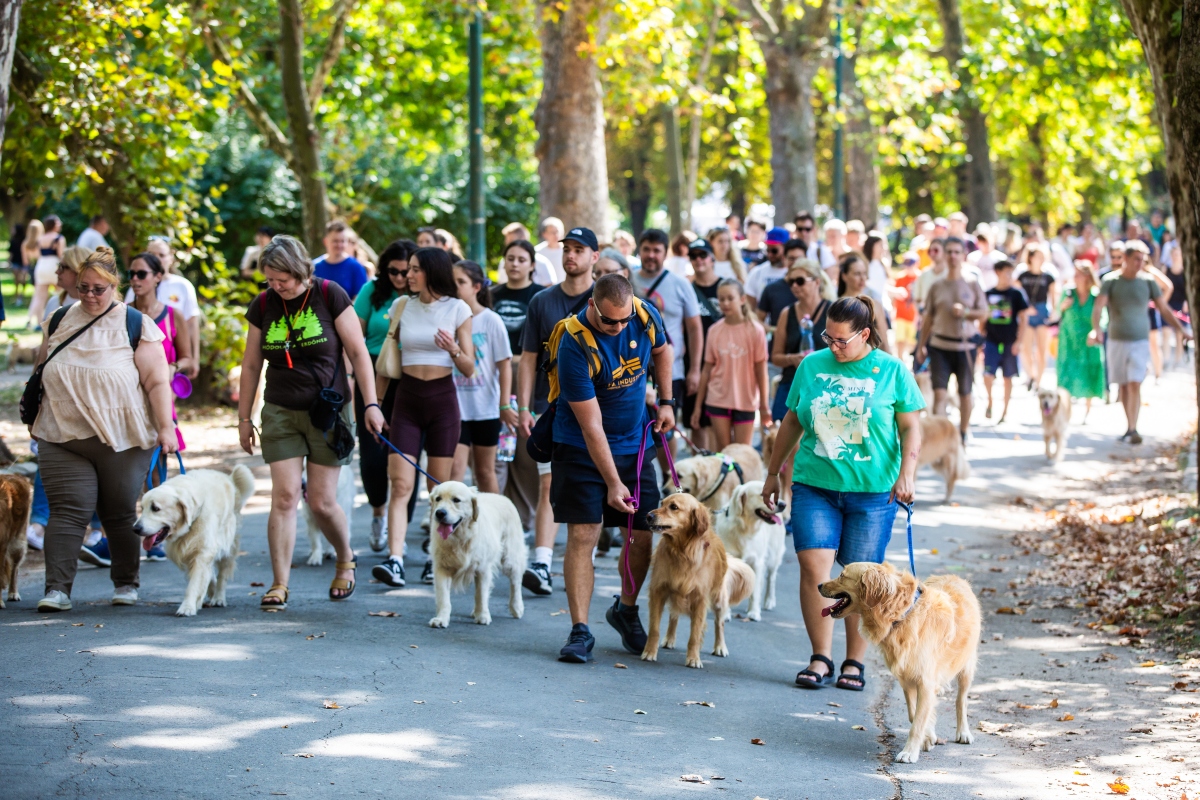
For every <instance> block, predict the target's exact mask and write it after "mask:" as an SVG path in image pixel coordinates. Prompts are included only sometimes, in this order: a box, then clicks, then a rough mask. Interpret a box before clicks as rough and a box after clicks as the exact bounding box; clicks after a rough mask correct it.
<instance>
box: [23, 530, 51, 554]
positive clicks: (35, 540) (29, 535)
mask: <svg viewBox="0 0 1200 800" xmlns="http://www.w3.org/2000/svg"><path fill="white" fill-rule="evenodd" d="M40 527H41V526H40V525H30V526H29V527H28V528H27V529H26V530H25V538H26V540H28V542H29V548H30V549H31V550H41V549H42V548H43V547H44V546H45V545H46V535H45V533H43V532H42V531H40V530H38V528H40Z"/></svg>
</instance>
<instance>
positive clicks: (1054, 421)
mask: <svg viewBox="0 0 1200 800" xmlns="http://www.w3.org/2000/svg"><path fill="white" fill-rule="evenodd" d="M1038 408H1039V409H1041V412H1042V439H1043V440H1044V441H1045V442H1046V460H1047V461H1050V462H1052V463H1054V464H1057V463H1058V462H1060V461H1062V459H1063V456H1064V455H1066V453H1064V452H1063V448H1064V447H1066V444H1067V429H1068V427H1070V424H1071V395H1070V394H1069V393H1068V392H1067V390H1066V389H1039V390H1038ZM1051 442H1054V452H1053V453H1051V452H1050V443H1051Z"/></svg>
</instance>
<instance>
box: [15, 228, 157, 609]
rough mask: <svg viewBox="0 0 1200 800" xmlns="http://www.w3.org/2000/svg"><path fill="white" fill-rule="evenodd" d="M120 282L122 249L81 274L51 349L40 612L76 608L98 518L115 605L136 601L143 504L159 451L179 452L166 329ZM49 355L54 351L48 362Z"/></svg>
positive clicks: (93, 260) (39, 430)
mask: <svg viewBox="0 0 1200 800" xmlns="http://www.w3.org/2000/svg"><path fill="white" fill-rule="evenodd" d="M118 282H119V278H118V277H117V271H116V260H115V259H114V257H113V251H112V250H110V249H109V248H107V247H100V248H98V249H97V250H96V252H95V253H93V254H92V255H90V256H88V258H87V260H86V261H85V262H84V264H83V267H82V269H81V270H80V273H79V281H78V289H79V302H78V303H75V304H74V305H73V306H71V307H70V308H68V309H66V311H64V312H62V315H61V318H60V319H59V320H58V324H57V325H56V326H55V328H54V332H53V333H50V332H49V331H48V330H47V335H46V337H45V340H44V341H43V342H42V351H41V354H40V358H39V361H45V362H46V363H45V367H44V370H43V373H42V387H43V391H44V394H43V396H42V401H41V405H40V408H39V410H38V415H37V419H36V420H34V423H33V425H32V426H30V435H31V436H32V437H33V438H34V439H36V440H37V442H38V467H39V469H40V471H41V476H42V483H43V484H44V485H45V488H46V498H47V499H48V500H49V502H50V521H49V522H48V523H47V525H46V543H45V552H46V595H45V597H43V598H42V600H41V601H40V602H39V603H38V610H39V611H67V610H69V609H70V608H71V587H72V584H73V583H74V581H75V569H76V566H77V563H78V559H79V551H80V548H81V547H82V545H83V536H84V532H85V531H86V530H87V527H88V523H89V522H91V519H92V514H93V512H95V513H99V515H100V521H101V522H102V523H103V524H104V530H105V532H106V533H107V534H108V538H109V552H110V553H111V558H112V565H111V568H110V575H111V577H112V582H113V586H114V587H115V589H114V592H113V597H112V602H113V605H133V604H134V603H135V602H137V588H138V568H139V565H140V561H141V557H140V556H141V550H142V544H141V538H140V537H139V536H138V535H137V534H136V533H134V531H133V524H134V521H135V520H136V519H137V501H138V498H139V497H140V496H141V493H142V491H141V490H142V485H143V484H144V483H145V480H146V473H147V470H148V469H149V467H150V455H151V453H152V452H153V450H154V448H155V447H161V448H162V454H163V456H164V457H165V456H166V455H167V454H170V453H173V452H175V450H176V448H177V447H178V442H177V440H176V437H175V424H174V423H173V422H172V421H171V390H170V389H169V388H168V384H169V380H168V377H167V375H168V373H167V359H166V356H165V355H164V354H163V348H162V345H161V342H162V340H163V334H162V331H160V330H159V329H158V326H157V325H155V324H154V322H153V320H150V319H148V318H146V316H145V315H143V314H141V313H140V312H138V311H137V310H135V309H133V308H131V307H129V306H126V305H124V304H122V303H121V302H120V301H119V300H117V296H116V287H117V284H118ZM131 314H138V315H140V316H141V317H142V318H141V320H140V322H141V338H140V339H139V340H138V346H137V349H136V350H135V349H134V348H133V346H132V342H131V341H130V336H131V334H132V331H131V330H130V326H129V324H128V322H127V317H128V316H129V315H131ZM135 327H136V325H135ZM75 334H79V336H78V337H77V338H75V339H73V340H71V341H70V343H69V344H67V342H68V340H70V339H71V337H72V336H74V335H75ZM64 344H65V345H66V346H64V347H63V348H62V350H61V351H57V352H56V350H57V348H58V347H59V346H60V345H64ZM47 352H49V353H51V354H53V356H52V357H50V358H49V359H48V360H47V356H46V353H47Z"/></svg>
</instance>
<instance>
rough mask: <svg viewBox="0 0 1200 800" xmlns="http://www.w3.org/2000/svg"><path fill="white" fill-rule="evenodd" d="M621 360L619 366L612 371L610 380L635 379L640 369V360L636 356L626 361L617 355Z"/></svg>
mask: <svg viewBox="0 0 1200 800" xmlns="http://www.w3.org/2000/svg"><path fill="white" fill-rule="evenodd" d="M617 358H619V359H620V360H621V366H619V367H617V368H616V369H614V370H613V373H612V379H613V380H614V381H615V380H619V379H620V378H622V377H623V376H630V377H635V376H636V375H637V373H639V372H640V371H641V369H642V360H641V359H640V358H638V357H637V356H633V357H632V358H630V359H628V360H626V359H625V358H624V357H623V356H620V355H618V356H617Z"/></svg>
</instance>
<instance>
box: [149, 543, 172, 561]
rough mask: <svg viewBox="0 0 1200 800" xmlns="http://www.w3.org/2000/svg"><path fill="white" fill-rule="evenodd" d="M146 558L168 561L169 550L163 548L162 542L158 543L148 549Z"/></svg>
mask: <svg viewBox="0 0 1200 800" xmlns="http://www.w3.org/2000/svg"><path fill="white" fill-rule="evenodd" d="M145 559H146V560H147V561H166V560H167V551H166V550H163V546H162V545H161V544H156V545H154V547H151V548H150V549H149V550H147V551H146V555H145Z"/></svg>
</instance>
